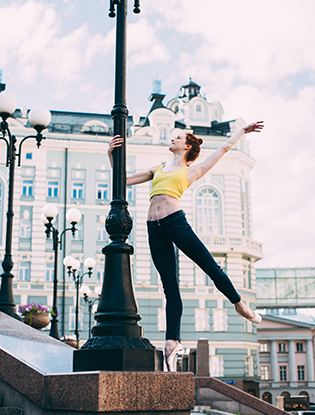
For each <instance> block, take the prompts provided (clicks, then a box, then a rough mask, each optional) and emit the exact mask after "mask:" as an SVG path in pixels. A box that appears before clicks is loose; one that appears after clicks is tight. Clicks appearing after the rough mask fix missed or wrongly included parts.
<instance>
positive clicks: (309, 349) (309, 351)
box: [306, 340, 315, 387]
mask: <svg viewBox="0 0 315 415" xmlns="http://www.w3.org/2000/svg"><path fill="white" fill-rule="evenodd" d="M313 347H314V346H313V340H306V365H307V382H308V386H312V387H314V386H315V385H314V384H313V385H310V382H313V383H314V353H313Z"/></svg>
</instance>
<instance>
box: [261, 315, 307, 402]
mask: <svg viewBox="0 0 315 415" xmlns="http://www.w3.org/2000/svg"><path fill="white" fill-rule="evenodd" d="M294 312H295V310H290V309H289V310H284V313H285V314H286V317H282V316H280V315H278V316H276V315H265V316H263V320H262V322H261V323H260V324H259V325H258V327H257V338H258V341H259V344H260V347H259V365H260V377H261V383H260V394H261V396H260V397H261V398H262V399H263V400H265V401H267V402H269V403H272V404H273V405H277V397H278V396H298V395H307V396H309V397H310V401H311V402H314V401H315V378H314V333H315V331H314V330H315V322H314V323H313V324H310V323H305V322H301V321H294V320H291V319H290V314H291V315H293V314H294Z"/></svg>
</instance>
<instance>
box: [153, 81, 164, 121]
mask: <svg viewBox="0 0 315 415" xmlns="http://www.w3.org/2000/svg"><path fill="white" fill-rule="evenodd" d="M161 89H162V88H161V80H160V79H159V78H158V77H156V78H155V79H154V80H153V92H152V94H151V95H150V97H149V100H150V101H153V104H152V106H151V108H150V111H149V114H150V112H152V111H153V110H156V109H157V108H165V105H164V104H163V103H162V101H163V99H164V97H165V95H163V94H161Z"/></svg>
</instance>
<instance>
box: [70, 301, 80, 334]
mask: <svg viewBox="0 0 315 415" xmlns="http://www.w3.org/2000/svg"><path fill="white" fill-rule="evenodd" d="M69 323H70V330H71V331H73V330H75V307H70V322H69ZM78 330H82V307H79V318H78Z"/></svg>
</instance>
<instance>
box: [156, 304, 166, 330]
mask: <svg viewBox="0 0 315 415" xmlns="http://www.w3.org/2000/svg"><path fill="white" fill-rule="evenodd" d="M158 330H159V331H165V330H166V317H165V308H164V307H160V308H158Z"/></svg>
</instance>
